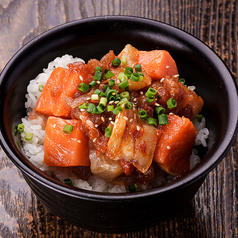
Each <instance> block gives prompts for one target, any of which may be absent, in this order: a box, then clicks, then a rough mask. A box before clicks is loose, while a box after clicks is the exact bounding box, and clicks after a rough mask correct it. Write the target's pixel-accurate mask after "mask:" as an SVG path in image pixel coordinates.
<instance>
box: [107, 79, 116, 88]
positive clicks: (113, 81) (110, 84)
mask: <svg viewBox="0 0 238 238" xmlns="http://www.w3.org/2000/svg"><path fill="white" fill-rule="evenodd" d="M114 85H115V80H113V79H110V80H109V84H108V86H109V87H113V86H114Z"/></svg>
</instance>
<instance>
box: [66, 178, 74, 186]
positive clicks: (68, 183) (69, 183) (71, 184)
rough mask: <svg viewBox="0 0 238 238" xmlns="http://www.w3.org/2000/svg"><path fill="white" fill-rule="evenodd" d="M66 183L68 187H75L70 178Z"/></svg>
mask: <svg viewBox="0 0 238 238" xmlns="http://www.w3.org/2000/svg"><path fill="white" fill-rule="evenodd" d="M64 183H65V184H67V185H70V186H74V185H73V182H72V180H71V179H69V178H67V179H65V180H64Z"/></svg>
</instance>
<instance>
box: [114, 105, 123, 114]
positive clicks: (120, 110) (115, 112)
mask: <svg viewBox="0 0 238 238" xmlns="http://www.w3.org/2000/svg"><path fill="white" fill-rule="evenodd" d="M122 111H123V109H122V107H121V106H118V107H116V108H115V109H113V111H112V112H113V113H114V114H115V115H117V114H119V113H120V112H122Z"/></svg>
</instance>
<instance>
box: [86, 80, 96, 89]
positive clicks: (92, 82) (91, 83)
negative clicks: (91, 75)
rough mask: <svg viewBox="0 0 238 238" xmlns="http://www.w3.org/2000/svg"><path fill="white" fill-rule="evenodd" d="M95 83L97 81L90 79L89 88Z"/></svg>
mask: <svg viewBox="0 0 238 238" xmlns="http://www.w3.org/2000/svg"><path fill="white" fill-rule="evenodd" d="M96 85H97V82H96V81H95V80H93V81H91V82H90V83H89V84H88V86H89V88H93V87H94V86H96Z"/></svg>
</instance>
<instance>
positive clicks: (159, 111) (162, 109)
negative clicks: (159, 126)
mask: <svg viewBox="0 0 238 238" xmlns="http://www.w3.org/2000/svg"><path fill="white" fill-rule="evenodd" d="M155 112H156V114H157V115H159V114H164V113H165V108H163V107H155Z"/></svg>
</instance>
